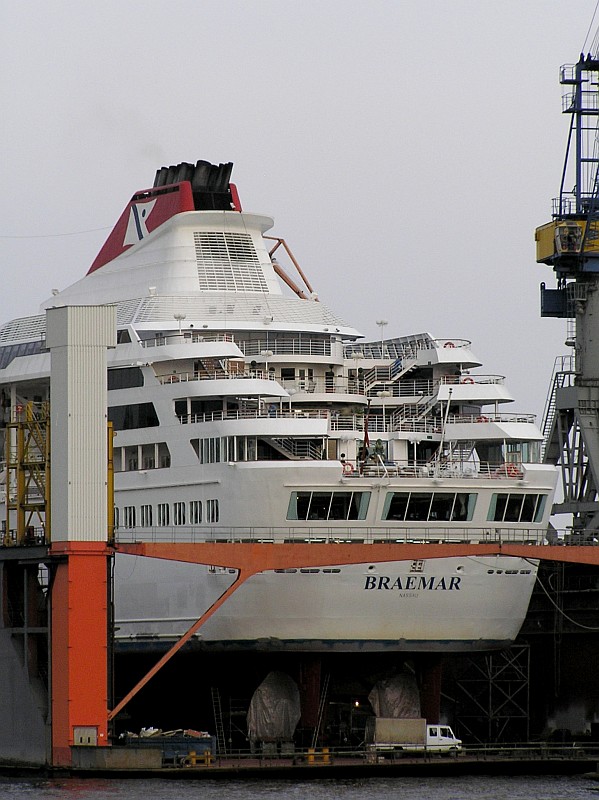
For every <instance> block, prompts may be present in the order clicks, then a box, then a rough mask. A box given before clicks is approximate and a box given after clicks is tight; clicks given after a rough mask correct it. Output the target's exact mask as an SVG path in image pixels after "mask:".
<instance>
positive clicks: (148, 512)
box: [140, 506, 152, 528]
mask: <svg viewBox="0 0 599 800" xmlns="http://www.w3.org/2000/svg"><path fill="white" fill-rule="evenodd" d="M140 511H141V525H142V527H143V528H151V527H152V506H142V507H141V509H140Z"/></svg>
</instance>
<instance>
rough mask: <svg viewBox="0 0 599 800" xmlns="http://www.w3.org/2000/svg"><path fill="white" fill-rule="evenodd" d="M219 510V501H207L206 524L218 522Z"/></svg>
mask: <svg viewBox="0 0 599 800" xmlns="http://www.w3.org/2000/svg"><path fill="white" fill-rule="evenodd" d="M218 519H219V510H218V500H207V501H206V522H218Z"/></svg>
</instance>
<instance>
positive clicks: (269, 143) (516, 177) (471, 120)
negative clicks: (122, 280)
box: [0, 0, 596, 414]
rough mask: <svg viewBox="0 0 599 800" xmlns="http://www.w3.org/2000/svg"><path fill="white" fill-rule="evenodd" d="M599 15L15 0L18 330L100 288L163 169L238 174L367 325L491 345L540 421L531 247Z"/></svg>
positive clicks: (544, 370)
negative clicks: (572, 91) (95, 270)
mask: <svg viewBox="0 0 599 800" xmlns="http://www.w3.org/2000/svg"><path fill="white" fill-rule="evenodd" d="M595 1H596V0H577V2H568V1H567V0H501V2H497V1H496V0H410V1H409V2H408V0H395V2H392V1H391V0H369V2H356V0H339V1H338V0H320V2H317V1H316V0H302V1H301V2H299V0H296V2H288V1H287V0H254V2H249V1H248V2H243V1H242V0H219V2H216V1H215V2H207V1H206V0H168V2H166V0H164V2H156V1H154V2H152V1H151V0H150V1H149V2H148V0H146V2H143V3H141V2H127V0H119V1H118V2H117V1H116V0H101V2H95V3H91V2H87V1H86V0H77V1H75V0H73V2H67V0H53V2H47V0H44V1H43V2H40V1H38V2H34V1H33V0H20V2H19V3H7V2H6V3H4V4H2V9H1V10H0V23H1V29H2V39H3V41H2V47H1V48H0V54H1V55H0V67H1V68H0V75H1V77H0V81H1V83H0V86H1V95H0V96H1V98H2V108H3V113H2V117H3V121H2V124H1V125H0V137H1V138H0V143H1V148H2V154H3V162H4V176H3V180H2V186H1V189H0V212H1V217H2V224H1V225H0V236H1V237H2V238H0V258H1V263H2V277H3V281H2V291H1V292H0V321H5V320H6V319H9V318H12V317H15V316H24V315H27V314H31V313H37V311H38V305H39V303H40V302H41V301H42V300H44V299H46V297H47V296H49V295H50V293H51V289H52V288H53V287H58V288H64V286H66V285H68V284H69V283H71V282H73V281H75V280H77V279H78V278H79V277H81V276H82V275H83V274H84V273H85V272H86V271H87V269H88V267H89V265H90V264H91V262H92V261H93V259H94V257H95V255H96V253H97V251H98V249H99V247H100V246H101V244H102V243H103V241H104V239H105V238H106V236H107V234H108V230H95V231H94V229H102V228H110V227H112V225H113V224H114V222H115V221H116V219H117V218H118V216H119V215H120V213H121V211H122V209H123V208H124V206H125V205H126V203H127V201H128V199H129V197H130V195H131V194H132V193H133V192H134V191H135V190H138V189H143V188H147V187H148V186H150V185H151V184H152V181H153V176H154V172H155V170H156V168H157V167H159V166H162V165H163V164H169V163H176V162H178V161H181V160H187V161H195V160H197V159H199V158H204V159H207V160H210V161H215V162H218V161H229V160H230V161H233V162H234V163H235V167H234V171H233V180H234V182H235V183H236V184H237V186H238V188H239V191H240V195H241V200H242V203H243V206H244V208H245V209H246V210H252V211H259V212H265V213H269V214H272V215H273V216H274V217H275V221H276V225H275V229H274V233H275V234H276V235H279V236H283V237H284V238H285V239H286V240H287V241H288V243H289V244H290V246H291V247H292V249H293V250H294V252H295V255H296V256H297V258H298V260H299V261H300V263H301V265H302V267H303V269H304V271H305V272H306V273H307V274H308V276H309V277H310V279H311V281H312V283H313V284H314V285H315V287H316V289H317V290H318V292H319V295H320V297H321V299H322V300H323V301H324V302H326V303H327V304H329V305H331V306H332V307H333V308H334V309H335V310H336V311H337V312H338V313H339V314H340V315H341V316H342V317H343V318H344V319H345V320H346V321H347V322H348V323H350V324H353V325H355V327H357V328H358V329H360V330H361V331H362V332H363V333H364V334H365V335H366V336H368V337H369V338H375V337H377V336H378V328H377V326H376V320H378V319H380V318H385V319H387V320H389V324H388V326H387V328H386V330H385V334H386V335H387V336H399V335H404V334H408V333H411V332H420V331H423V330H428V331H430V332H431V333H432V334H434V335H436V336H438V337H456V338H457V337H463V338H468V339H471V340H472V341H473V349H474V351H475V352H476V353H477V354H478V355H479V357H480V358H481V360H482V361H483V362H484V364H485V369H484V371H485V372H489V373H498V374H503V375H506V376H507V378H508V385H509V386H510V388H511V389H512V391H513V393H514V394H515V396H516V399H517V403H516V404H515V406H514V410H521V411H533V412H535V413H538V414H540V413H541V412H542V409H543V405H544V401H545V396H546V392H547V388H548V382H549V377H550V374H551V370H552V366H553V360H554V357H555V356H556V355H558V354H560V353H563V352H565V351H566V348H565V347H564V344H563V343H564V339H565V323H564V322H563V321H560V320H541V319H540V317H539V291H538V286H539V283H540V282H541V281H547V282H548V284H550V285H552V283H553V276H552V273H551V271H550V270H549V268H547V267H543V266H540V265H536V264H535V260H534V241H533V232H534V228H535V227H536V226H537V225H540V224H542V223H544V222H546V221H549V219H550V213H551V198H552V197H554V196H555V195H556V194H557V192H558V189H559V181H560V175H561V169H562V161H563V155H564V148H565V142H566V135H567V126H568V118H567V117H566V116H563V115H562V114H561V104H560V99H561V94H562V87H560V85H559V82H558V68H559V66H560V65H561V64H563V63H573V62H575V61H577V60H578V56H579V53H580V51H581V49H582V47H583V44H584V41H585V37H586V34H587V31H588V28H589V25H590V23H591V19H592V15H593V11H594V8H595ZM81 231H94V232H89V233H77V232H81ZM56 234H65V235H61V236H58V235H56ZM66 234H75V235H66ZM9 237H24V238H9Z"/></svg>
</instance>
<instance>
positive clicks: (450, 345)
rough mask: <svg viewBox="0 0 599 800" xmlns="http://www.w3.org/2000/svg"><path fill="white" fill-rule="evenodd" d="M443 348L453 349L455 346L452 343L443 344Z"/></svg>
mask: <svg viewBox="0 0 599 800" xmlns="http://www.w3.org/2000/svg"><path fill="white" fill-rule="evenodd" d="M443 347H455V344H454V343H453V342H445V344H444V345H443Z"/></svg>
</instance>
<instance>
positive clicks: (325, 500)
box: [287, 492, 370, 520]
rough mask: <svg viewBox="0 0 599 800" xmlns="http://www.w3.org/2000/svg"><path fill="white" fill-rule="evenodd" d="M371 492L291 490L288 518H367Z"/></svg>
mask: <svg viewBox="0 0 599 800" xmlns="http://www.w3.org/2000/svg"><path fill="white" fill-rule="evenodd" d="M369 502H370V492H291V496H290V498H289V506H288V508H287V519H297V520H334V519H366V515H367V513H368V504H369Z"/></svg>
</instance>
